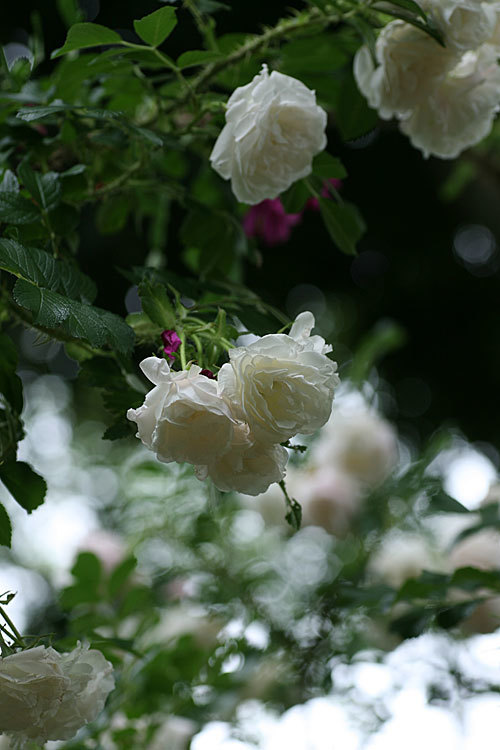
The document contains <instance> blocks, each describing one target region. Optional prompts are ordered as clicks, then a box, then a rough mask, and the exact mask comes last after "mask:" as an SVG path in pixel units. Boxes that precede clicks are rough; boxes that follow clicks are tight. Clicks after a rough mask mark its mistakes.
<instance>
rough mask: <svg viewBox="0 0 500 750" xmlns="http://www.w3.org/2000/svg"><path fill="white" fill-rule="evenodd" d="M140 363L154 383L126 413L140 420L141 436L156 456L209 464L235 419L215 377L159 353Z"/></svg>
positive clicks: (225, 442) (226, 444) (227, 437)
mask: <svg viewBox="0 0 500 750" xmlns="http://www.w3.org/2000/svg"><path fill="white" fill-rule="evenodd" d="M140 367H141V369H142V371H143V373H144V374H145V375H146V377H147V378H149V380H150V381H151V382H152V383H154V384H155V386H156V387H155V388H153V389H152V390H151V391H150V392H149V393H148V394H147V396H146V399H145V401H144V404H143V405H142V406H140V407H139V408H138V409H129V410H128V412H127V417H128V418H129V419H130V420H131V421H133V422H136V423H137V427H138V433H137V436H138V437H139V438H140V439H141V440H142V442H143V443H144V445H146V446H147V447H148V448H149V449H150V450H152V451H154V452H155V453H156V455H157V458H158V460H160V461H163V462H164V463H170V462H171V461H177V462H179V463H182V462H184V461H186V462H187V463H191V464H207V463H209V462H210V461H211V460H212V459H213V458H214V457H215V456H216V455H217V454H219V453H222V452H224V451H225V450H227V449H228V448H229V446H230V445H231V441H232V437H233V427H234V425H235V424H236V419H235V418H234V417H233V415H232V414H231V411H230V409H229V406H228V404H227V403H226V402H225V401H224V400H223V399H221V398H220V396H219V394H218V390H217V383H216V381H215V380H212V379H210V378H208V377H206V376H205V375H202V374H201V369H200V368H199V367H198V366H197V365H192V366H191V368H190V369H189V370H187V371H186V370H181V371H180V372H175V371H174V370H170V367H169V366H168V364H167V362H166V361H165V360H163V359H159V358H158V357H148V358H147V359H145V360H143V361H142V362H141V365H140Z"/></svg>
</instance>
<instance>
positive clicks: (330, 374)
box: [127, 312, 339, 495]
mask: <svg viewBox="0 0 500 750" xmlns="http://www.w3.org/2000/svg"><path fill="white" fill-rule="evenodd" d="M313 327H314V316H313V315H312V313H310V312H303V313H301V314H300V315H298V316H297V318H296V320H295V322H294V324H293V326H292V328H291V330H290V333H289V334H284V333H278V334H269V335H267V336H263V337H261V338H258V339H257V340H256V341H254V342H253V343H252V344H250V345H249V346H242V347H238V348H234V349H231V350H230V352H229V360H230V361H229V362H228V363H226V364H224V365H223V366H222V368H221V369H220V372H219V376H218V380H215V379H214V380H212V379H209V378H207V377H206V376H205V375H204V374H202V371H201V370H200V368H199V367H198V366H197V365H191V367H190V368H189V370H182V371H181V372H176V371H173V370H171V369H170V367H169V365H168V363H167V362H166V361H165V360H164V359H159V358H157V357H149V358H147V359H145V360H143V361H142V362H141V365H140V366H141V369H142V371H143V372H144V374H145V375H146V377H147V378H149V380H151V382H152V383H154V385H155V388H153V389H152V390H151V391H150V392H149V393H148V394H147V396H146V400H145V402H144V404H143V405H142V406H140V407H139V408H138V409H129V410H128V412H127V417H128V418H129V419H130V420H132V421H134V422H136V423H137V427H138V433H137V437H139V438H140V439H141V440H142V442H143V443H144V445H146V446H147V447H148V448H149V449H150V450H152V451H154V452H155V453H156V455H157V458H158V459H159V460H160V461H164V462H165V463H169V462H171V461H177V462H179V463H182V462H187V463H190V464H193V465H194V466H195V472H196V476H197V477H198V478H199V479H205V478H207V477H210V478H211V479H212V481H213V482H214V484H215V486H216V487H218V488H219V489H220V490H222V491H229V490H236V491H238V492H244V493H245V494H248V495H258V494H260V493H261V492H264V491H265V490H266V489H267V488H268V487H269V485H270V484H271V483H273V482H280V481H281V480H282V479H283V477H284V474H285V465H286V462H287V458H288V453H287V451H286V449H285V448H283V447H282V446H281V445H280V443H282V442H284V441H287V440H288V439H289V438H291V437H293V436H294V435H296V434H297V433H298V432H300V433H303V434H312V433H313V432H315V431H316V430H317V429H318V428H319V427H321V426H322V425H323V424H324V423H325V422H326V421H327V419H328V417H329V416H330V412H331V408H332V399H333V392H334V389H335V387H336V386H337V384H338V382H339V379H338V376H337V374H336V369H337V365H336V363H335V362H333V361H332V360H330V359H329V358H328V357H326V356H325V355H326V354H327V353H328V352H330V351H331V346H328V345H326V344H325V341H324V339H323V338H322V337H321V336H311V335H310V334H311V330H312V329H313Z"/></svg>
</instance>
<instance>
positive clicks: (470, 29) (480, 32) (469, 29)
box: [421, 0, 500, 52]
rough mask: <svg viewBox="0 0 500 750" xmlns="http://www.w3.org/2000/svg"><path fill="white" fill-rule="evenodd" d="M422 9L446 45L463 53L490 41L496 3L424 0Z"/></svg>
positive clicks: (498, 5) (496, 10) (476, 0)
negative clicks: (438, 30) (441, 34)
mask: <svg viewBox="0 0 500 750" xmlns="http://www.w3.org/2000/svg"><path fill="white" fill-rule="evenodd" d="M421 6H422V8H423V10H425V12H426V13H428V14H429V15H430V17H431V18H432V20H433V21H434V23H435V25H436V26H437V28H438V29H440V30H441V32H442V33H443V35H444V36H445V40H446V45H447V46H448V47H455V48H456V49H458V50H460V51H462V52H465V51H466V50H471V49H476V48H477V47H479V46H480V45H481V44H483V43H484V42H488V41H490V39H491V37H492V36H493V33H494V31H495V27H496V24H497V20H498V12H499V9H500V3H497V2H478V0H424V2H422V3H421Z"/></svg>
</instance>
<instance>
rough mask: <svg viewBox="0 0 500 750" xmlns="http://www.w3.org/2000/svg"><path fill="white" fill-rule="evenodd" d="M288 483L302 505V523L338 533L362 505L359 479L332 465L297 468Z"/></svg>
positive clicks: (343, 533) (338, 534) (289, 488)
mask: <svg viewBox="0 0 500 750" xmlns="http://www.w3.org/2000/svg"><path fill="white" fill-rule="evenodd" d="M287 486H288V492H289V493H290V494H291V495H292V496H293V497H295V498H297V500H299V502H300V503H301V505H302V523H303V524H304V526H308V525H314V526H321V527H322V528H323V529H325V531H328V533H329V534H334V535H335V536H338V537H342V536H345V534H347V532H348V531H349V529H350V527H351V523H352V520H353V518H354V516H355V515H356V514H357V513H358V512H359V510H360V507H361V492H360V487H359V483H358V482H357V481H356V480H355V479H353V477H352V476H349V475H348V474H345V473H344V472H343V471H342V470H339V469H338V468H336V467H335V466H320V467H318V468H315V469H313V470H311V471H300V470H299V471H297V472H296V474H295V476H294V477H293V479H292V480H291V481H287Z"/></svg>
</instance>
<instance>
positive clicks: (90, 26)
mask: <svg viewBox="0 0 500 750" xmlns="http://www.w3.org/2000/svg"><path fill="white" fill-rule="evenodd" d="M121 43H122V38H121V36H120V35H119V34H117V33H116V31H113V30H112V29H108V28H107V27H106V26H101V25H100V24H98V23H75V25H74V26H72V27H71V28H70V29H69V31H68V35H67V37H66V41H65V42H64V45H63V46H62V47H61V48H60V49H56V50H54V52H53V53H52V54H51V56H50V58H51V60H53V59H55V58H56V57H60V56H61V55H65V54H66V53H67V52H72V51H73V50H78V49H87V48H88V47H100V46H101V45H103V44H121Z"/></svg>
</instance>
